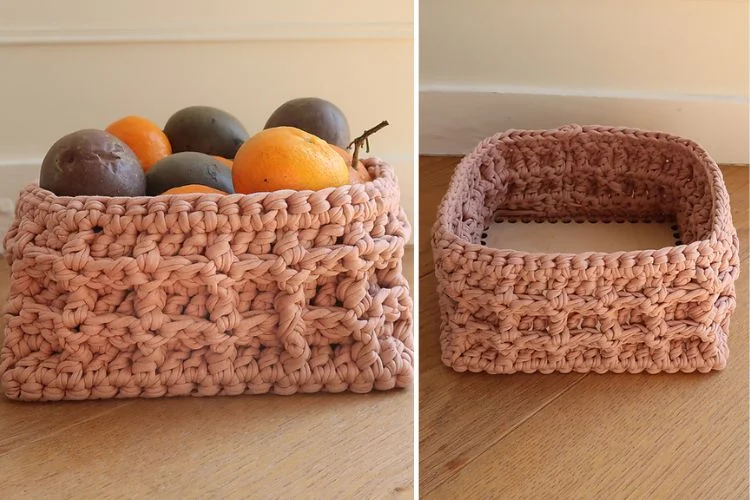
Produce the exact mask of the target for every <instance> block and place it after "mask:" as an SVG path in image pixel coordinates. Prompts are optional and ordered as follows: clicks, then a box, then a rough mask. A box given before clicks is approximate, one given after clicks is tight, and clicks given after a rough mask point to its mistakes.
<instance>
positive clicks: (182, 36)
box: [0, 22, 414, 46]
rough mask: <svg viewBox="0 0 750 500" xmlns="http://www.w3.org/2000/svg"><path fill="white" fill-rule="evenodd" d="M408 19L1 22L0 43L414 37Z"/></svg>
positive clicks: (0, 44)
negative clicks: (109, 24) (128, 24)
mask: <svg viewBox="0 0 750 500" xmlns="http://www.w3.org/2000/svg"><path fill="white" fill-rule="evenodd" d="M413 36H414V34H413V26H412V24H411V23H393V22H391V23H383V22H333V23H283V22H266V23H256V24H247V23H246V24H243V25H228V26H200V27H199V26H174V27H172V26H164V27H159V28H149V27H135V28H130V29H122V28H119V29H115V28H109V29H106V28H105V29H95V28H85V29H84V28H66V29H31V28H18V29H16V28H9V27H3V26H0V46H2V45H47V44H55V45H60V44H102V43H196V42H251V41H271V40H276V41H289V40H391V39H398V40H401V39H411V38H413Z"/></svg>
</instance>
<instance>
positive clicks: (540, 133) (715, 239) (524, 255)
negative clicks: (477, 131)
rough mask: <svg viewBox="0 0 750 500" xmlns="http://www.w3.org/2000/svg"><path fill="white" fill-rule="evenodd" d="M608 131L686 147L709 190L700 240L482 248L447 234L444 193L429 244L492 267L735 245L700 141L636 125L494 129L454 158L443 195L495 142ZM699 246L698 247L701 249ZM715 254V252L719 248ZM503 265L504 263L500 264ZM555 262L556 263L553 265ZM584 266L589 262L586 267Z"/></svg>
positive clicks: (714, 171)
mask: <svg viewBox="0 0 750 500" xmlns="http://www.w3.org/2000/svg"><path fill="white" fill-rule="evenodd" d="M597 133H598V134H609V135H623V136H632V137H635V138H636V139H639V140H650V141H653V140H657V141H663V142H672V143H677V144H679V145H681V146H683V147H685V148H687V149H688V150H689V151H690V152H691V153H692V154H693V156H694V157H695V158H696V160H698V161H699V162H700V163H701V164H702V165H703V166H704V167H705V169H706V174H707V183H708V186H709V189H710V192H711V201H712V209H711V210H712V214H711V229H710V231H709V233H708V235H707V236H708V237H707V238H704V239H700V240H695V241H693V242H690V243H685V244H682V245H672V246H664V247H660V248H654V249H641V250H622V251H617V252H602V251H590V252H579V253H576V252H551V253H544V252H528V251H523V250H516V249H512V248H497V247H488V246H483V245H480V244H477V243H472V242H471V241H468V240H466V239H464V238H461V237H459V236H458V235H456V234H455V233H453V232H452V231H451V230H450V229H449V227H448V222H447V221H446V220H444V219H445V218H444V217H443V215H442V214H443V211H444V208H445V207H446V205H447V200H446V197H445V196H444V197H443V199H442V200H441V202H440V205H439V206H438V215H437V218H436V219H435V223H434V224H433V227H432V235H431V236H432V244H433V246H435V247H437V248H441V249H443V251H450V250H451V247H454V248H453V251H458V249H457V248H455V246H456V245H458V246H461V247H463V248H462V249H461V253H463V252H471V253H474V254H476V256H475V257H474V258H472V261H478V260H483V259H482V257H483V256H484V257H485V258H487V257H489V258H490V261H489V262H487V264H488V265H496V263H495V262H494V261H495V259H498V258H500V259H505V260H508V259H512V258H521V259H523V260H524V261H527V262H528V261H530V262H535V263H539V262H543V261H545V260H555V261H562V262H560V263H564V262H566V261H567V262H568V263H570V262H572V261H573V260H575V259H579V260H580V259H583V260H585V261H587V262H588V261H590V260H598V261H601V262H605V261H612V260H617V261H618V262H619V261H620V259H634V260H641V259H643V258H648V257H653V256H654V255H656V256H662V257H665V256H666V255H668V254H672V253H679V254H684V253H686V252H689V253H693V252H697V253H698V254H703V255H713V254H716V252H717V251H718V250H717V249H726V248H730V247H734V246H736V245H737V242H736V230H735V228H734V226H733V224H732V220H731V211H730V210H729V204H728V199H729V194H728V192H727V191H726V187H725V186H724V183H723V180H722V174H721V170H720V169H719V167H718V165H717V164H716V162H715V161H714V160H713V158H711V156H710V155H709V154H708V151H706V149H705V148H703V147H702V146H701V145H700V144H698V143H696V142H695V141H693V140H690V139H687V138H684V137H680V136H677V135H673V134H669V133H666V132H658V131H648V130H643V129H638V128H630V127H616V126H602V125H584V126H582V125H578V124H567V125H562V126H560V127H558V128H552V129H508V130H506V131H504V132H498V133H496V134H494V135H492V136H489V137H487V138H486V139H484V140H483V141H481V142H480V143H479V144H477V145H476V146H475V147H474V149H473V150H472V151H471V152H469V153H468V154H466V155H465V156H464V157H463V158H461V160H460V162H459V163H458V165H457V166H456V168H455V170H454V172H453V174H452V176H451V180H450V182H449V184H448V190H447V191H446V194H447V193H448V192H450V191H451V190H452V189H459V186H458V184H457V180H456V179H457V174H458V172H459V171H460V170H466V169H469V168H474V167H475V166H476V164H475V163H476V160H477V159H478V158H482V157H484V156H485V155H486V154H487V153H488V152H490V151H492V150H493V149H494V148H495V146H496V145H497V144H498V143H506V144H515V143H517V142H518V141H522V140H524V139H529V138H534V139H538V138H539V137H541V138H543V139H545V140H561V139H569V138H572V137H574V136H576V135H580V134H597ZM718 196H723V197H724V198H726V199H727V203H726V204H725V205H722V204H717V197H718ZM438 236H440V238H442V239H444V240H447V241H448V243H447V244H443V245H440V246H439V247H438V246H437V240H438ZM727 238H729V239H730V240H732V242H731V243H728V242H726V241H725V240H726V239H727ZM701 250H704V251H701ZM719 253H721V252H720V251H719ZM440 259H441V257H440V256H439V255H437V256H436V261H438V260H440ZM506 265H507V264H506ZM558 265H559V264H558ZM587 267H590V266H587Z"/></svg>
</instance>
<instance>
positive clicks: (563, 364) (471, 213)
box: [432, 125, 739, 374]
mask: <svg viewBox="0 0 750 500" xmlns="http://www.w3.org/2000/svg"><path fill="white" fill-rule="evenodd" d="M498 210H499V211H504V212H508V211H513V212H516V213H519V214H523V215H524V216H526V217H531V218H537V219H538V218H542V219H544V218H567V217H570V218H586V219H600V220H601V219H604V220H608V219H614V218H631V219H632V218H644V217H651V218H658V217H664V216H672V217H674V218H675V219H676V221H677V224H678V226H679V228H680V232H681V234H682V239H683V242H684V244H681V245H678V246H672V247H666V248H658V249H652V250H643V251H627V252H626V251H622V252H615V253H601V252H588V253H582V254H534V253H526V252H520V251H515V250H512V249H502V248H489V247H486V246H481V245H480V238H481V234H482V232H483V229H484V228H485V227H486V225H488V223H489V222H490V221H491V220H492V218H493V214H494V213H495V212H496V211H498ZM432 245H433V252H434V256H435V275H436V277H437V281H438V295H439V300H440V309H441V320H442V322H441V325H442V332H441V347H442V360H443V362H444V363H445V364H446V365H448V366H450V367H452V368H454V369H455V370H457V371H466V370H468V371H472V372H481V371H484V372H488V373H502V374H508V373H514V372H527V373H529V372H541V373H550V372H554V371H559V372H571V371H575V372H588V371H594V372H599V373H601V372H607V371H612V372H626V371H627V372H631V373H636V372H642V371H646V372H649V373H656V372H660V371H664V372H677V371H683V372H692V371H696V370H697V371H699V372H708V371H711V370H719V369H722V368H724V366H725V365H726V362H727V355H728V349H727V334H728V332H729V318H730V315H731V314H732V312H733V311H734V309H735V303H736V300H735V292H734V281H735V280H736V279H737V276H738V273H739V257H738V240H737V234H736V232H735V229H734V227H733V225H732V218H731V214H730V208H729V197H728V194H727V191H726V188H725V186H724V184H723V180H722V176H721V172H720V170H719V169H718V167H717V165H716V163H715V162H714V161H713V160H712V159H711V158H710V157H709V155H708V153H706V151H705V150H704V149H703V148H701V147H700V146H699V145H697V144H696V143H694V142H692V141H689V140H686V139H682V138H679V137H674V136H671V135H667V134H664V133H653V132H643V131H639V130H634V129H625V128H610V127H600V126H591V127H580V126H577V125H570V126H565V127H562V128H559V129H555V130H543V131H522V130H521V131H519V130H512V131H509V132H506V133H502V134H498V135H495V136H493V137H490V138H488V139H486V140H484V141H482V142H481V143H480V144H479V145H478V146H477V147H476V149H475V150H474V151H473V152H472V153H470V154H469V155H467V156H466V157H465V158H463V160H462V161H461V163H460V164H459V165H458V167H457V168H456V171H455V173H454V175H453V178H452V179H451V182H450V186H449V188H448V192H447V193H446V195H445V197H444V199H443V201H442V203H441V205H440V208H439V212H438V218H437V221H436V223H435V226H434V228H433V241H432Z"/></svg>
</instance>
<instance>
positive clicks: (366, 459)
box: [0, 249, 414, 499]
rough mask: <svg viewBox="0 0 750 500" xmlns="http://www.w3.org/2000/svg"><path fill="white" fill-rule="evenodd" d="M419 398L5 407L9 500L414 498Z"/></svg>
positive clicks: (0, 472)
mask: <svg viewBox="0 0 750 500" xmlns="http://www.w3.org/2000/svg"><path fill="white" fill-rule="evenodd" d="M413 257H414V255H413V251H412V250H411V249H407V253H406V256H405V258H404V261H405V266H404V267H405V272H406V274H407V276H408V277H409V278H410V280H411V278H412V277H413V275H414V274H413V270H414V267H413V264H412V263H413V260H414V259H413ZM0 293H1V294H2V295H1V296H0V301H1V302H2V303H3V304H4V303H5V300H6V297H7V293H8V266H7V264H4V263H3V264H0ZM413 397H414V391H413V390H411V389H409V390H401V391H392V392H386V393H372V394H366V395H359V394H317V395H296V396H289V397H286V396H238V397H222V398H206V399H198V398H180V399H158V400H128V401H92V402H63V403H49V404H28V403H14V402H10V401H8V400H5V399H3V398H0V478H2V480H1V481H0V483H1V486H0V488H1V490H2V493H0V497H2V498H3V499H9V498H125V497H127V498H146V497H153V498H159V499H161V498H279V497H281V498H392V497H395V498H412V496H413V474H414V468H413V449H414V432H413V426H414V419H413V411H412V410H413Z"/></svg>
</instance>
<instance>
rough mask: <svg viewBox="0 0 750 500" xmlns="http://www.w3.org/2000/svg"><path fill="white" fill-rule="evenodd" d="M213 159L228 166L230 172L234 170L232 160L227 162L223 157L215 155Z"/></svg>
mask: <svg viewBox="0 0 750 500" xmlns="http://www.w3.org/2000/svg"><path fill="white" fill-rule="evenodd" d="M213 157H214V158H216V159H217V160H219V161H220V162H221V163H223V164H224V165H226V166H227V168H228V169H229V170H232V160H227V159H226V158H224V157H223V156H216V155H213Z"/></svg>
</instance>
